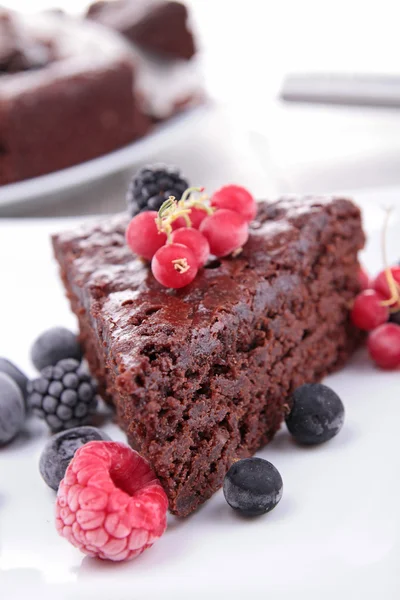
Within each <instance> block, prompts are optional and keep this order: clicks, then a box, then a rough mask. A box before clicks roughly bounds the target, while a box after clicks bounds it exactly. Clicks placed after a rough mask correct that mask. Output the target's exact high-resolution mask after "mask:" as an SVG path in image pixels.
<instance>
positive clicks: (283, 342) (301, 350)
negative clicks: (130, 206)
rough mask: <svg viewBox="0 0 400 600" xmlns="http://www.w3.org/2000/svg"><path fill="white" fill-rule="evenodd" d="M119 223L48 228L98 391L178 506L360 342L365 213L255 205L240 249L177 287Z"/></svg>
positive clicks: (331, 204)
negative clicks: (354, 319)
mask: <svg viewBox="0 0 400 600" xmlns="http://www.w3.org/2000/svg"><path fill="white" fill-rule="evenodd" d="M127 223H128V218H127V216H125V215H119V216H116V217H114V218H112V219H106V220H104V219H103V220H102V221H99V222H97V223H95V224H93V223H92V224H90V225H88V226H86V227H83V228H81V229H80V230H79V231H74V232H67V233H63V234H61V235H58V236H55V237H54V239H53V244H54V249H55V255H56V257H57V260H58V262H59V264H60V268H61V275H62V278H63V281H64V284H65V287H66V290H67V294H68V297H69V299H70V301H71V305H72V309H73V311H74V312H75V314H76V315H77V317H78V320H79V324H80V332H81V339H82V343H83V345H84V348H85V353H86V357H87V359H88V361H89V363H90V366H91V368H92V370H93V372H94V374H95V375H96V376H97V378H98V379H99V381H100V384H101V387H102V389H103V392H104V393H106V394H107V396H108V397H109V398H110V399H111V400H112V402H113V403H114V405H115V407H116V410H117V418H118V421H119V423H120V424H121V426H122V427H123V428H124V429H125V431H126V433H127V435H128V440H129V442H130V444H131V445H132V446H133V447H134V448H136V449H137V450H138V451H139V452H140V453H142V454H143V455H144V456H146V458H148V459H149V460H150V462H151V463H152V465H153V467H154V469H155V472H156V473H157V475H158V477H159V478H160V480H161V482H162V484H163V486H164V489H165V490H166V492H167V495H168V498H169V502H170V509H171V511H172V512H173V513H175V514H177V515H178V516H186V515H188V514H189V513H190V512H192V511H193V510H195V509H196V508H197V507H198V506H199V505H200V504H201V503H202V502H204V500H206V499H207V498H208V497H210V496H211V495H212V494H213V493H214V492H215V491H216V490H217V489H218V488H219V487H220V486H221V484H222V481H223V478H224V475H225V473H226V471H227V470H228V468H229V466H230V465H231V464H232V461H233V460H234V459H235V458H238V457H245V456H249V455H251V454H252V453H254V452H255V451H256V450H257V449H258V448H260V447H261V446H263V445H264V444H265V443H267V442H268V441H269V440H270V439H271V438H272V437H273V435H274V434H275V432H276V431H277V430H278V428H279V426H280V424H281V421H282V418H283V416H284V412H285V409H286V403H287V401H288V397H289V395H290V393H291V391H292V390H293V389H294V388H296V387H297V386H299V385H301V384H303V383H306V382H307V383H309V382H315V381H318V380H320V379H321V378H322V377H324V376H325V375H326V374H327V373H330V372H332V371H333V370H335V369H337V368H339V367H341V366H342V365H343V364H344V363H345V362H346V360H347V359H348V357H349V356H350V355H351V353H352V352H353V350H354V349H355V348H356V346H357V344H358V342H359V334H358V333H357V332H356V331H355V329H354V328H353V327H352V325H351V323H350V321H349V306H350V304H351V302H352V300H353V298H354V297H355V295H356V294H357V292H358V291H359V283H358V268H359V265H358V260H357V253H358V251H359V250H360V249H361V248H362V246H363V243H364V235H363V231H362V226H361V219H360V212H359V210H358V208H357V207H356V206H355V205H354V204H352V202H350V201H349V200H346V199H342V198H328V199H324V198H301V199H299V198H283V199H280V200H278V201H277V202H263V203H260V208H259V213H258V217H257V220H256V221H255V222H253V223H252V225H251V235H250V238H249V242H248V243H247V244H246V246H245V248H244V251H243V253H242V254H241V255H240V256H239V257H237V258H235V259H232V258H227V259H218V260H214V261H211V262H210V263H209V264H208V265H207V268H205V269H203V270H202V272H200V274H199V275H198V277H197V278H196V280H195V281H194V282H193V283H192V284H191V285H190V286H188V287H187V288H184V289H183V290H178V291H174V292H171V291H169V290H166V289H165V288H163V287H162V286H160V285H159V284H158V283H157V282H156V281H155V280H154V278H153V277H152V275H151V272H150V271H149V269H148V267H147V266H146V265H145V264H144V263H143V262H142V261H140V260H139V259H137V258H136V257H135V256H133V255H132V253H131V251H130V250H129V248H128V247H127V245H126V243H125V238H124V233H125V228H126V225H127Z"/></svg>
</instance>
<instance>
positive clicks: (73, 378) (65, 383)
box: [28, 358, 97, 431]
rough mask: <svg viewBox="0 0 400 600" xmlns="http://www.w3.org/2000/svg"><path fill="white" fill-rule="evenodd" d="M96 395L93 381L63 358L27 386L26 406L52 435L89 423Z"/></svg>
mask: <svg viewBox="0 0 400 600" xmlns="http://www.w3.org/2000/svg"><path fill="white" fill-rule="evenodd" d="M96 391H97V382H96V380H95V379H93V378H92V377H91V376H90V374H89V373H88V372H87V371H86V370H85V369H84V368H83V367H82V366H81V364H80V363H79V362H78V361H77V360H75V359H73V358H66V359H63V360H60V361H59V362H58V363H57V364H56V365H55V366H54V367H52V366H49V367H46V368H44V369H43V370H42V372H41V376H40V377H39V378H38V379H34V380H33V381H31V382H29V383H28V393H29V396H28V404H29V406H30V407H31V409H32V412H33V414H34V415H36V416H38V417H40V418H41V419H44V420H45V421H46V423H47V425H48V426H49V427H50V429H51V430H52V431H62V430H63V429H71V428H72V427H78V426H79V425H84V424H85V423H87V422H88V420H89V418H90V415H91V414H93V413H94V412H95V411H96V407H97V398H96Z"/></svg>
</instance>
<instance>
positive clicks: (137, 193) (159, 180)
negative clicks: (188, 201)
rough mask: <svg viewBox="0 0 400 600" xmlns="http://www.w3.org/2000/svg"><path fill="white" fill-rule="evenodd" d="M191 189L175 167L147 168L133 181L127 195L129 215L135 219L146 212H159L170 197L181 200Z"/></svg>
mask: <svg viewBox="0 0 400 600" xmlns="http://www.w3.org/2000/svg"><path fill="white" fill-rule="evenodd" d="M188 187H189V184H188V182H187V180H186V179H184V178H183V177H181V176H180V173H179V171H178V170H177V169H175V168H174V167H164V166H155V167H145V168H144V169H141V170H140V171H139V172H138V173H137V174H136V175H135V177H134V178H133V179H132V181H131V183H130V185H129V188H128V193H127V197H126V199H127V204H128V210H129V214H130V215H131V216H132V217H134V216H135V215H137V214H138V213H140V212H143V211H145V210H155V211H158V210H159V209H160V207H161V205H162V203H163V202H164V201H165V200H168V198H169V196H175V198H176V199H177V200H180V199H181V196H182V194H183V192H184V191H185V190H186V189H187V188H188Z"/></svg>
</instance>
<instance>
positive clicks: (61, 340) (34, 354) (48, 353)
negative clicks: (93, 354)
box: [31, 327, 82, 371]
mask: <svg viewBox="0 0 400 600" xmlns="http://www.w3.org/2000/svg"><path fill="white" fill-rule="evenodd" d="M31 358H32V362H33V364H34V365H35V367H36V368H37V370H38V371H42V369H44V368H45V367H49V366H54V365H55V364H56V363H58V361H60V360H63V359H65V358H75V359H76V360H79V361H80V360H81V358H82V349H81V347H80V345H79V342H78V338H77V337H76V335H75V334H74V333H72V331H69V329H65V327H53V328H52V329H48V330H47V331H45V332H44V333H42V334H41V335H40V336H39V337H38V338H37V340H36V341H35V343H34V344H33V346H32V350H31Z"/></svg>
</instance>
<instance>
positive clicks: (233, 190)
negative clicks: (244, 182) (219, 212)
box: [210, 185, 257, 222]
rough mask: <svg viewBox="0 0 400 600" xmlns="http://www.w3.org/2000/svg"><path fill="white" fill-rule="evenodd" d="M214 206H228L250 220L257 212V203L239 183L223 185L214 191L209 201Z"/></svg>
mask: <svg viewBox="0 0 400 600" xmlns="http://www.w3.org/2000/svg"><path fill="white" fill-rule="evenodd" d="M210 204H211V206H215V207H216V208H228V209H229V210H233V211H235V212H237V213H238V214H239V215H241V216H242V217H243V218H244V219H245V220H246V221H248V222H250V221H252V220H253V219H254V217H255V216H256V214H257V203H256V201H255V200H254V198H253V196H252V195H251V194H250V192H248V191H247V190H246V188H244V187H241V186H240V185H225V186H224V187H222V188H221V189H220V190H218V191H217V192H215V194H214V195H213V197H212V198H211V202H210Z"/></svg>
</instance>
